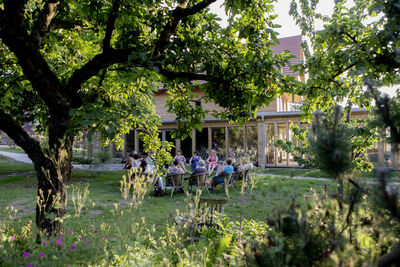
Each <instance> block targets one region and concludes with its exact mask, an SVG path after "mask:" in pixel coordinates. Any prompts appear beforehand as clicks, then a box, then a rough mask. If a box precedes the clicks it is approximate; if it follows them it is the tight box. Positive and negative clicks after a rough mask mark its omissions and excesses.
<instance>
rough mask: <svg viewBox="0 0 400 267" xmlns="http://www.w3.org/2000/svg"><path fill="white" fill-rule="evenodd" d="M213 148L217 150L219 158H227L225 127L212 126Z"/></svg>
mask: <svg viewBox="0 0 400 267" xmlns="http://www.w3.org/2000/svg"><path fill="white" fill-rule="evenodd" d="M211 148H212V149H214V150H215V151H216V152H217V155H218V159H219V160H225V153H226V142H225V127H220V128H211Z"/></svg>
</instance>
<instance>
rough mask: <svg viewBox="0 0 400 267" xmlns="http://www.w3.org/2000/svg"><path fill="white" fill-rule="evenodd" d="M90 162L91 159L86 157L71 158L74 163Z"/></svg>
mask: <svg viewBox="0 0 400 267" xmlns="http://www.w3.org/2000/svg"><path fill="white" fill-rule="evenodd" d="M92 162H93V160H92V159H87V158H84V157H73V158H72V163H76V164H90V163H92Z"/></svg>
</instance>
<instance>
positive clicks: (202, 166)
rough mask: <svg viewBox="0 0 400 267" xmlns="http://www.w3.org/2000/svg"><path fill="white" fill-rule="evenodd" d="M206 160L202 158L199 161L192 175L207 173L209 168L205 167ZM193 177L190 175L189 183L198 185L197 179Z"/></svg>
mask: <svg viewBox="0 0 400 267" xmlns="http://www.w3.org/2000/svg"><path fill="white" fill-rule="evenodd" d="M205 165H206V164H205V162H204V160H200V161H199V163H197V167H196V169H194V171H193V172H192V173H191V174H190V176H193V175H196V174H203V173H207V169H206V167H205ZM190 178H191V177H189V183H192V184H193V185H197V181H196V180H193V181H192V180H191V179H190Z"/></svg>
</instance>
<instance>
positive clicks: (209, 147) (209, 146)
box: [207, 127, 212, 153]
mask: <svg viewBox="0 0 400 267" xmlns="http://www.w3.org/2000/svg"><path fill="white" fill-rule="evenodd" d="M207 129H208V153H210V152H211V149H212V130H211V127H208V128H207Z"/></svg>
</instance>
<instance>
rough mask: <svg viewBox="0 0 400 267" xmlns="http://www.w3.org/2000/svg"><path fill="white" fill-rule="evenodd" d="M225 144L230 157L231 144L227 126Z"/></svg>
mask: <svg viewBox="0 0 400 267" xmlns="http://www.w3.org/2000/svg"><path fill="white" fill-rule="evenodd" d="M225 144H226V148H225V149H226V158H228V157H229V151H230V147H229V146H230V145H229V128H228V127H227V126H225Z"/></svg>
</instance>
